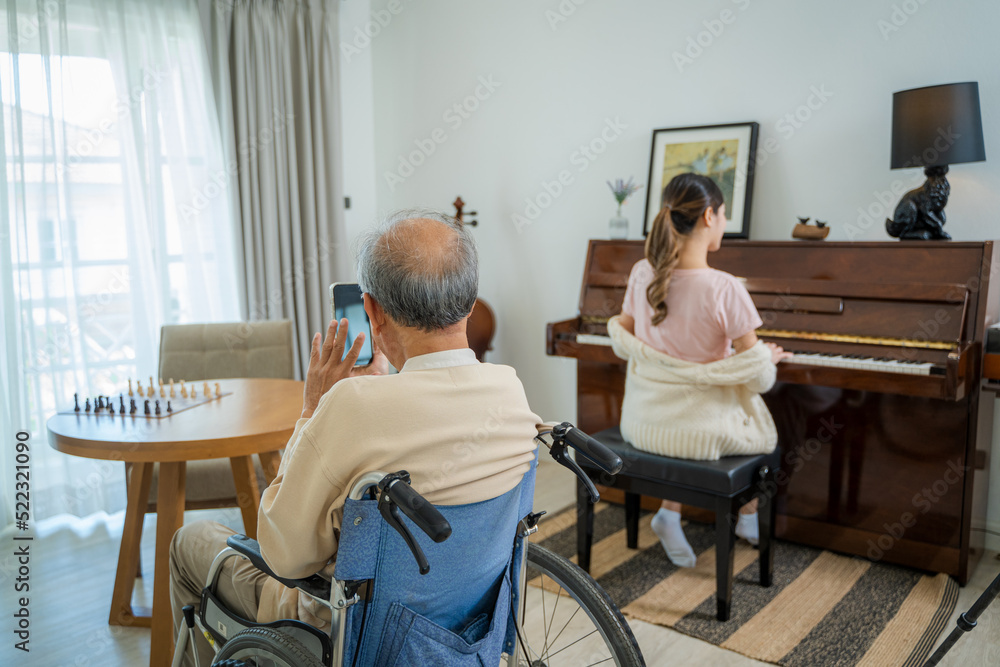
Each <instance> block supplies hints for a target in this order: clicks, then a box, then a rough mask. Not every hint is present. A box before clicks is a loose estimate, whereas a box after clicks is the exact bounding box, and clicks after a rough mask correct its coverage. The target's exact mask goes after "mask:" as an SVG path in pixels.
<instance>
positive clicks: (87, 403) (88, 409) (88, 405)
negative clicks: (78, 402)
mask: <svg viewBox="0 0 1000 667" xmlns="http://www.w3.org/2000/svg"><path fill="white" fill-rule="evenodd" d="M83 411H84V412H90V399H89V398H88V399H87V402H86V403H85V404H84V406H83Z"/></svg>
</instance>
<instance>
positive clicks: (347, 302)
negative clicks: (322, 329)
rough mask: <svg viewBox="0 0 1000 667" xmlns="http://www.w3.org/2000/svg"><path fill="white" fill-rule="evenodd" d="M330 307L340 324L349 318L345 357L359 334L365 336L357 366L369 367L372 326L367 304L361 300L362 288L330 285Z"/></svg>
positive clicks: (348, 284)
mask: <svg viewBox="0 0 1000 667" xmlns="http://www.w3.org/2000/svg"><path fill="white" fill-rule="evenodd" d="M330 305H331V306H332V308H333V319H335V320H337V321H338V322H339V321H340V320H342V319H343V318H345V317H346V318H347V344H346V345H345V346H344V356H345V357H346V356H347V352H348V350H350V349H351V345H353V344H354V341H355V339H357V337H358V334H360V333H363V334H364V335H365V342H364V344H363V345H362V346H361V354H359V355H358V361H357V362H356V363H355V366H367V365H368V364H369V363H371V360H372V325H371V322H369V321H368V313H366V312H365V303H364V301H363V300H362V298H361V288H360V287H359V286H358V284H357V283H334V284H332V285H330Z"/></svg>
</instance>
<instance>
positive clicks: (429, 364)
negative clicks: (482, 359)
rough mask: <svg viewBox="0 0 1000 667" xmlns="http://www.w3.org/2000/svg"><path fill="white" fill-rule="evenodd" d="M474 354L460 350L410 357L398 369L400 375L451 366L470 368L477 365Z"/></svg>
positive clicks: (466, 350)
mask: <svg viewBox="0 0 1000 667" xmlns="http://www.w3.org/2000/svg"><path fill="white" fill-rule="evenodd" d="M478 363H479V360H478V359H476V353H475V352H473V351H472V349H471V348H468V347H466V348H463V349H461V350H442V351H441V352H431V353H429V354H421V355H418V356H416V357H410V358H409V359H407V360H406V362H405V363H404V364H403V367H402V368H400V369H399V372H400V373H403V372H408V371H427V370H431V369H433V368H450V367H452V366H471V365H472V364H478Z"/></svg>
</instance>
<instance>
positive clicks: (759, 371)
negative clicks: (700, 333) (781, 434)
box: [608, 317, 778, 461]
mask: <svg viewBox="0 0 1000 667" xmlns="http://www.w3.org/2000/svg"><path fill="white" fill-rule="evenodd" d="M608 333H609V334H610V335H611V341H612V348H613V349H614V352H615V354H616V355H618V356H619V357H621V358H622V359H626V360H627V361H628V371H627V375H626V377H625V401H624V403H623V405H622V418H621V431H622V437H624V438H625V439H626V440H627V441H629V442H630V443H632V445H633V446H634V447H636V448H637V449H641V450H643V451H647V452H653V453H654V454H660V455H662V456H672V457H676V458H682V459H698V460H705V461H712V460H716V459H718V458H719V457H720V456H735V455H746V454H764V453H767V452H770V451H772V450H773V449H774V447H775V445H776V444H777V442H778V433H777V430H776V429H775V427H774V420H773V419H771V414H770V412H768V410H767V406H766V405H764V400H763V399H762V398H761V397H760V394H761V393H763V392H765V391H767V390H768V389H770V388H771V386H772V385H773V384H774V379H775V373H776V369H775V365H774V364H773V363H772V362H771V352H770V350H769V349H768V347H767V346H766V345H765V344H764V343H762V342H758V343H757V344H756V345H755V346H753V347H752V348H750V349H749V350H746V351H744V352H741V353H740V354H735V355H733V356H731V357H728V358H726V359H722V360H720V361H713V362H710V363H707V364H698V363H693V362H689V361H682V360H680V359H676V358H674V357H670V356H668V355H666V354H663V353H662V352H659V351H657V350H655V349H653V348H652V347H650V346H649V345H646V344H645V343H643V342H642V341H640V340H639V339H638V338H636V337H635V336H634V335H632V334H630V333H629V332H628V331H626V330H625V328H624V327H622V325H621V323H620V322H619V318H618V317H613V318H611V321H610V322H608Z"/></svg>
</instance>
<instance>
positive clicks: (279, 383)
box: [47, 379, 303, 665]
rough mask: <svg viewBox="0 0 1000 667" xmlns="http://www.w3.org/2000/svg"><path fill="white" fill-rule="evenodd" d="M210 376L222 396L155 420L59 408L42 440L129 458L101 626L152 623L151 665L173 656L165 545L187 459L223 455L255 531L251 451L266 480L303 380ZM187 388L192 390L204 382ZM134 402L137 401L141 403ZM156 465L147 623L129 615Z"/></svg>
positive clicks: (180, 516) (177, 513) (179, 510)
mask: <svg viewBox="0 0 1000 667" xmlns="http://www.w3.org/2000/svg"><path fill="white" fill-rule="evenodd" d="M216 382H218V383H219V385H220V389H221V391H222V396H221V397H219V398H214V399H213V400H210V401H208V402H206V403H203V404H201V405H195V406H193V407H191V408H188V409H185V410H182V411H178V412H175V413H172V414H170V415H167V416H162V417H161V418H156V417H155V416H150V417H146V416H144V415H142V414H141V413H137V414H135V415H127V414H126V415H121V414H115V415H112V414H107V413H103V414H100V415H95V414H86V413H75V414H57V415H55V416H53V417H52V418H50V419H49V421H48V424H47V426H48V432H49V444H51V445H52V447H54V448H55V449H57V450H59V451H60V452H63V453H66V454H72V455H73V456H82V457H85V458H90V459H105V460H112V461H124V462H130V463H132V464H133V471H132V478H131V483H130V484H129V485H128V504H127V506H126V511H125V527H124V531H123V533H122V543H121V550H120V551H119V554H118V570H117V573H116V576H115V587H114V592H113V593H112V596H111V615H110V618H109V620H108V622H109V623H110V624H113V625H145V626H151V628H152V638H151V644H150V657H149V662H150V665H169V664H170V660H171V653H172V652H173V640H174V637H173V629H172V615H171V612H170V568H169V554H170V551H169V550H170V540H171V539H172V538H173V536H174V533H175V532H177V530H178V529H179V528H180V527H181V526H182V525H183V524H184V497H185V464H186V462H187V461H193V460H197V459H216V458H228V459H229V461H230V464H231V466H232V470H233V481H234V482H235V485H236V492H237V498H238V499H239V505H240V511H241V512H242V515H243V526H244V529H245V531H246V534H247V535H249V536H251V537H256V536H257V509H258V507H259V505H260V489H259V488H258V485H257V475H256V472H255V469H254V464H253V460H252V456H253V455H254V454H257V455H258V457H259V458H260V461H261V466H262V468H263V469H264V475H265V478H266V479H267V483H268V484H270V483H271V481H272V480H273V479H274V477H275V475H276V474H277V471H278V463H279V454H278V450H280V449H281V448H282V447H284V446H285V445H286V444H287V442H288V439H289V438H290V437H291V435H292V431H293V430H294V428H295V422H296V420H298V418H299V415H300V414H301V412H302V389H303V383H302V382H299V381H296V380H278V379H228V380H218V381H216V380H209V381H208V383H209V386H210V387H212V388H214V386H215V383H216ZM193 384H194V385H195V386H196V387H197V388H198V392H199V394H200V393H201V390H202V386H203V385H202V381H201V380H199V381H198V382H195V383H193ZM230 392H231V393H230ZM137 402H140V403H141V399H139V401H137ZM163 402H164V401H162V400H161V403H163ZM154 463H159V464H160V469H159V482H158V484H159V488H158V492H157V499H156V562H155V573H154V577H153V609H152V618H151V620H150V617H149V616H146V615H143V614H141V613H135V612H133V609H132V589H133V586H134V584H135V575H136V569H137V567H138V563H139V543H140V540H141V538H142V524H143V518H144V516H145V514H146V509H147V506H148V502H149V491H150V486H151V482H152V477H153V464H154Z"/></svg>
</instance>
